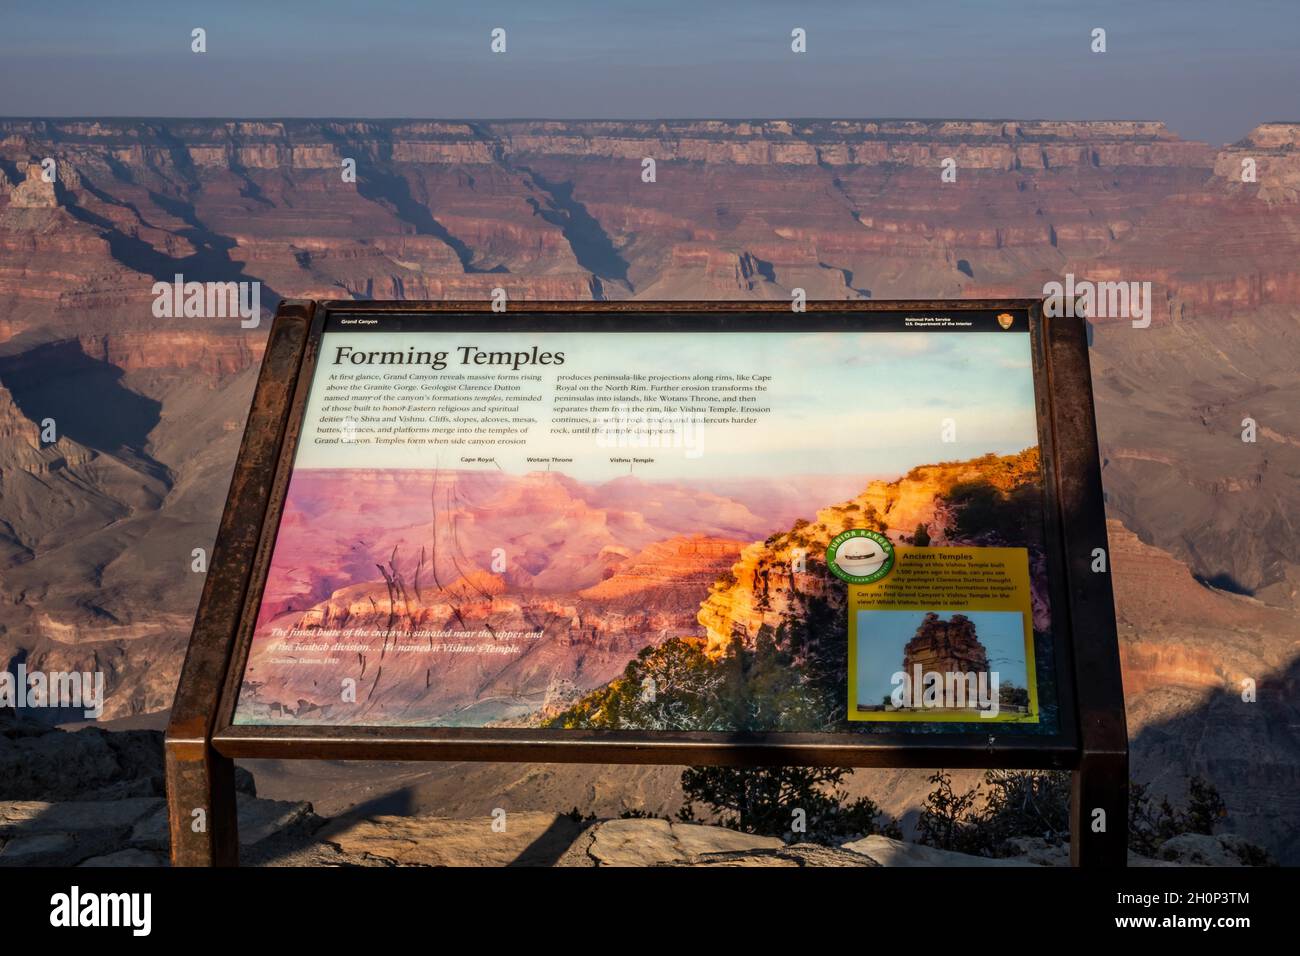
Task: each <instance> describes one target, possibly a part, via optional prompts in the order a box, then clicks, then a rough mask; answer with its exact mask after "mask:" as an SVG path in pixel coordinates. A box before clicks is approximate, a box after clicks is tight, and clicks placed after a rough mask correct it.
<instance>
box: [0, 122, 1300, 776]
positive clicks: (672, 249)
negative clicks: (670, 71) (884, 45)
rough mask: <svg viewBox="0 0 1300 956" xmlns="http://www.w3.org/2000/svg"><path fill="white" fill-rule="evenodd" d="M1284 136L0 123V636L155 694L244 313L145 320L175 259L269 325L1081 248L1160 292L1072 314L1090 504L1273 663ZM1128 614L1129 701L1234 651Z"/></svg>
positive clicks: (1280, 609) (1285, 342)
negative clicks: (1092, 394) (1087, 400)
mask: <svg viewBox="0 0 1300 956" xmlns="http://www.w3.org/2000/svg"><path fill="white" fill-rule="evenodd" d="M1298 143H1300V124H1296V123H1272V124H1266V125H1264V126H1260V127H1258V128H1257V129H1255V130H1253V131H1251V132H1250V133H1249V134H1248V135H1247V136H1245V137H1244V138H1243V139H1241V140H1240V141H1238V142H1236V143H1233V144H1230V145H1225V146H1222V147H1219V146H1215V145H1210V144H1204V143H1196V142H1189V141H1186V140H1183V139H1181V138H1180V137H1178V136H1177V135H1175V134H1174V133H1172V132H1171V131H1169V130H1168V129H1166V128H1165V127H1164V126H1163V125H1161V124H1160V123H1154V122H1151V123H1136V122H1110V123H1106V122H1094V123H1070V122H1050V121H1034V122H1029V121H1004V122H994V121H884V120H881V121H874V120H825V121H754V122H742V121H715V122H706V121H689V122H688V121H682V122H651V121H640V122H613V121H601V122H571V121H518V122H496V121H493V122H472V123H471V122H440V121H383V122H380V121H328V120H321V121H307V120H298V121H218V120H178V121H161V120H39V119H8V120H0V654H2V655H3V656H4V657H5V658H6V659H7V660H10V661H12V660H17V659H26V660H28V661H29V662H30V663H31V664H32V665H33V666H46V667H49V668H55V667H64V668H66V667H71V666H93V667H96V668H99V669H103V670H104V671H105V672H106V674H107V680H108V686H109V691H110V699H109V704H108V708H107V711H106V713H107V715H108V716H125V715H130V714H134V713H141V712H146V711H152V710H158V709H161V708H165V707H166V706H167V705H168V703H169V700H170V695H171V691H172V687H173V685H174V682H175V678H176V673H177V669H178V667H179V662H180V657H181V653H182V649H183V647H184V642H185V639H186V637H187V636H188V630H189V624H190V620H191V618H192V614H193V609H194V606H195V602H196V601H197V596H198V593H199V589H200V587H201V584H202V575H201V574H198V573H195V572H193V571H192V570H191V562H192V557H191V555H192V552H193V549H195V548H205V549H207V550H208V552H209V553H210V550H211V546H212V538H213V534H214V531H215V526H216V521H217V518H218V515H219V513H220V509H221V504H222V501H223V499H224V494H225V489H226V485H227V482H228V479H229V474H230V468H231V465H232V462H233V456H234V452H235V449H236V447H237V444H238V440H239V433H240V429H241V428H242V423H243V416H244V414H245V410H246V408H247V404H248V399H249V396H250V394H251V388H252V383H253V377H254V373H255V367H256V364H257V361H258V359H259V357H260V353H261V349H262V345H263V341H264V337H265V330H266V324H267V323H266V322H265V321H263V322H262V323H261V326H260V327H259V328H255V329H246V328H242V327H241V326H240V323H239V320H238V319H237V318H233V317H232V318H225V319H213V318H209V319H202V318H184V317H180V318H168V319H160V318H156V317H155V316H154V313H153V303H154V298H155V296H154V293H153V287H154V284H155V283H156V282H158V281H171V280H172V278H173V277H174V276H175V275H177V274H181V275H183V276H184V278H185V279H186V280H190V281H221V282H254V281H255V282H258V283H260V284H261V285H260V289H261V305H262V308H263V313H264V314H265V315H269V313H270V310H272V309H273V308H274V306H275V303H276V301H277V300H278V299H279V298H280V297H282V296H321V297H329V298H349V297H363V298H370V297H374V298H434V299H445V298H452V299H454V298H474V299H482V298H486V297H487V295H488V294H489V292H490V290H491V289H492V288H494V287H498V286H499V287H503V288H505V289H506V290H507V292H508V294H509V296H510V297H511V298H512V299H516V300H518V299H528V298H532V299H592V298H604V299H626V298H639V299H680V298H706V299H708V298H727V299H736V298H769V299H786V298H788V297H789V296H790V295H791V292H792V290H793V289H795V288H803V289H805V290H806V291H807V294H808V296H809V297H810V298H814V299H861V298H875V299H885V298H900V297H913V298H941V297H959V296H964V297H971V296H988V295H1025V296H1035V295H1040V294H1041V293H1042V290H1043V287H1044V284H1045V283H1046V282H1049V281H1054V280H1055V281H1061V280H1063V278H1064V276H1065V275H1066V274H1067V273H1072V274H1073V275H1074V276H1075V277H1076V278H1077V279H1080V280H1082V279H1092V280H1122V281H1133V282H1145V281H1149V282H1151V284H1152V305H1153V309H1152V313H1153V315H1152V318H1153V322H1152V325H1151V327H1150V328H1146V329H1135V328H1133V327H1132V326H1131V324H1130V322H1129V321H1128V320H1127V318H1124V317H1119V318H1107V319H1100V318H1099V319H1098V320H1097V321H1096V322H1095V323H1094V329H1093V333H1094V342H1093V346H1094V347H1093V349H1092V363H1093V371H1094V389H1095V391H1096V398H1097V405H1098V415H1099V423H1100V429H1101V439H1102V452H1103V457H1104V461H1103V467H1104V476H1105V482H1106V489H1107V495H1108V508H1109V509H1110V512H1111V514H1112V515H1113V516H1114V517H1116V518H1118V519H1121V520H1122V521H1123V522H1124V524H1125V526H1126V527H1128V528H1129V529H1131V530H1132V531H1133V532H1135V533H1136V534H1137V535H1138V536H1139V537H1140V539H1141V541H1142V542H1144V544H1142V547H1152V546H1155V547H1158V548H1160V549H1161V550H1162V551H1163V552H1167V553H1168V555H1167V556H1166V557H1164V558H1163V559H1162V560H1167V561H1169V562H1181V566H1185V567H1190V569H1191V574H1190V575H1189V574H1187V572H1186V571H1183V572H1180V573H1182V574H1184V575H1185V577H1186V580H1183V581H1182V585H1183V586H1186V587H1187V588H1190V589H1191V590H1189V591H1188V592H1187V593H1188V595H1189V601H1190V595H1192V594H1202V592H1203V593H1204V594H1206V595H1210V596H1212V597H1213V599H1214V600H1215V601H1217V602H1220V603H1219V604H1218V605H1216V606H1222V607H1230V608H1232V609H1233V612H1234V613H1237V612H1241V613H1242V614H1244V615H1245V617H1244V618H1243V620H1254V621H1255V622H1256V623H1255V624H1250V625H1249V626H1247V625H1237V627H1238V632H1237V633H1238V634H1239V638H1238V639H1239V640H1240V642H1241V643H1242V646H1243V648H1245V647H1247V646H1249V645H1251V642H1256V641H1258V642H1263V644H1262V645H1261V646H1266V647H1267V648H1268V650H1267V652H1266V653H1265V651H1264V650H1261V651H1259V652H1258V653H1260V654H1263V655H1264V657H1262V658H1261V659H1260V661H1259V662H1258V663H1254V664H1251V665H1250V667H1253V668H1254V669H1255V670H1261V672H1263V671H1267V672H1268V673H1271V674H1274V675H1275V676H1274V678H1271V679H1273V680H1274V681H1277V680H1283V681H1285V679H1286V678H1285V675H1286V674H1287V673H1288V671H1287V670H1286V667H1287V666H1289V665H1288V664H1287V658H1288V656H1292V655H1294V646H1293V645H1290V644H1287V645H1286V646H1285V647H1283V646H1282V645H1280V644H1278V643H1277V642H1278V640H1282V639H1280V638H1277V637H1276V636H1274V637H1270V636H1269V635H1270V634H1271V635H1277V634H1289V633H1291V632H1289V631H1285V629H1279V628H1280V625H1277V623H1276V622H1278V621H1290V620H1293V619H1294V615H1295V609H1296V606H1297V594H1300V535H1297V534H1296V532H1295V529H1294V526H1293V516H1294V515H1295V514H1296V513H1297V512H1298V511H1300V489H1298V487H1297V482H1296V481H1295V476H1296V475H1297V474H1300V430H1298V429H1297V425H1296V423H1295V415H1294V410H1295V408H1297V407H1300V382H1298V381H1297V374H1296V371H1295V370H1296V368H1297V367H1300V335H1297V321H1298V320H1300V201H1298V200H1297V189H1298V184H1300V151H1298V150H1297V145H1298ZM47 158H48V159H53V160H54V163H53V164H52V168H53V170H54V173H55V175H54V178H53V181H47V178H46V177H45V176H43V175H42V166H41V164H42V161H43V160H45V159H47ZM646 158H651V159H654V160H655V175H654V181H653V182H647V181H645V180H644V179H643V176H642V172H643V160H644V159H646ZM949 158H951V159H952V160H954V162H955V170H956V180H955V181H954V182H945V181H943V179H942V178H941V173H942V166H943V161H944V160H945V159H949ZM349 159H351V160H355V163H356V166H355V171H356V175H355V180H354V181H350V180H349V178H348V177H347V176H345V175H344V174H345V172H346V170H345V160H349ZM47 165H49V164H47ZM1248 170H1249V173H1248ZM1247 418H1249V419H1251V420H1252V421H1254V422H1255V423H1256V424H1257V440H1256V441H1253V442H1244V441H1242V432H1243V421H1244V420H1245V419H1247ZM46 419H53V420H54V421H55V422H56V424H57V431H58V436H59V437H58V439H57V441H56V442H53V443H49V442H43V441H42V440H41V438H40V427H41V426H40V423H41V422H43V421H44V420H46ZM830 500H838V499H837V498H831V499H830ZM1125 540H1126V541H1127V539H1125ZM1170 555H1171V556H1170ZM1138 556H1139V557H1140V554H1139V555H1138ZM1120 557H1121V556H1120V555H1117V557H1116V562H1115V563H1116V567H1117V576H1119V575H1122V574H1124V573H1125V572H1123V567H1124V565H1123V564H1122V563H1121V561H1120ZM1134 560H1137V558H1133V559H1131V560H1130V561H1129V566H1130V568H1140V567H1142V566H1143V564H1142V563H1141V561H1139V562H1138V563H1137V564H1134V563H1133V562H1134ZM1174 566H1175V567H1178V566H1180V565H1177V564H1175V565H1174ZM628 573H632V572H631V571H629V572H628ZM1134 574H1135V577H1134V580H1137V576H1136V575H1137V572H1136V571H1135V572H1134ZM1192 575H1194V577H1193V576H1192ZM1197 579H1199V583H1198V580H1197ZM1188 582H1190V584H1189V583H1188ZM1117 583H1118V584H1119V585H1120V586H1121V600H1125V598H1124V593H1125V592H1124V591H1123V587H1122V586H1123V581H1121V580H1119V578H1118V577H1117ZM619 585H620V582H618V581H615V582H613V583H610V584H608V585H605V586H604V587H606V589H612V588H615V587H616V586H619ZM1195 589H1200V590H1195ZM1231 592H1235V593H1231ZM1127 600H1128V601H1129V607H1130V608H1134V607H1137V608H1141V607H1146V606H1149V607H1151V608H1155V607H1157V606H1159V601H1160V600H1161V599H1160V597H1159V593H1158V589H1156V588H1151V587H1148V588H1144V589H1140V590H1139V591H1136V592H1132V593H1129V595H1128V598H1127ZM1224 600H1231V601H1232V602H1234V603H1232V604H1222V601H1224ZM1143 602H1147V603H1146V604H1144V603H1143ZM1242 602H1247V603H1242ZM1185 606H1191V605H1190V603H1188V602H1185ZM1260 609H1263V610H1260ZM1256 610H1259V614H1261V615H1262V614H1265V613H1267V614H1276V615H1280V617H1276V618H1268V619H1267V621H1266V620H1265V618H1264V617H1259V616H1258V615H1257V616H1256V617H1251V615H1249V614H1245V612H1246V611H1250V612H1252V613H1254V611H1256ZM1128 619H1129V620H1132V621H1135V622H1139V623H1135V625H1134V629H1135V630H1134V633H1133V634H1132V635H1131V639H1129V640H1127V641H1126V645H1125V661H1126V668H1127V670H1126V675H1127V678H1128V680H1129V681H1130V694H1131V695H1139V696H1134V701H1135V703H1136V706H1135V708H1134V710H1135V712H1138V713H1145V710H1144V709H1143V708H1144V707H1145V704H1144V703H1141V702H1145V701H1147V700H1148V699H1150V700H1155V699H1157V698H1159V699H1162V700H1164V699H1168V700H1175V701H1176V703H1177V707H1178V708H1182V710H1183V711H1186V712H1195V710H1196V708H1197V707H1199V706H1200V705H1201V704H1203V703H1204V700H1205V699H1206V698H1207V695H1208V698H1210V699H1213V700H1217V696H1216V695H1219V694H1220V693H1221V684H1223V683H1224V682H1225V681H1228V678H1229V677H1232V678H1233V679H1235V676H1236V675H1237V673H1238V670H1242V671H1243V672H1244V670H1245V669H1246V665H1245V664H1240V665H1238V664H1233V665H1232V666H1231V667H1226V665H1224V664H1222V663H1220V664H1219V665H1218V666H1219V670H1221V671H1223V673H1222V674H1220V673H1219V672H1218V671H1216V670H1215V661H1220V660H1221V659H1220V657H1219V656H1218V643H1217V642H1218V640H1219V639H1220V637H1221V635H1222V630H1221V629H1219V628H1218V625H1216V626H1214V627H1202V626H1200V625H1199V624H1197V623H1196V622H1192V621H1187V620H1184V619H1182V618H1176V617H1173V616H1170V617H1169V618H1168V619H1167V620H1166V621H1165V622H1164V623H1163V624H1162V623H1160V622H1158V621H1157V622H1152V621H1151V620H1149V619H1147V618H1144V617H1142V615H1141V613H1139V612H1138V611H1136V610H1134V611H1132V613H1131V614H1130V615H1129V618H1128ZM1224 626H1225V627H1226V626H1228V625H1224ZM1283 644H1285V640H1283ZM1278 648H1281V649H1280V650H1279V649H1278ZM1243 653H1244V651H1243ZM1265 658H1266V659H1265ZM1225 667H1226V669H1225ZM1234 668H1235V669H1234ZM1279 668H1281V670H1278V669H1279ZM1229 671H1231V674H1229V673H1228V672H1229ZM1278 675H1281V676H1278ZM1216 682H1217V683H1216ZM1261 686H1264V687H1273V686H1279V685H1277V684H1276V683H1274V684H1269V683H1268V682H1267V680H1266V681H1264V683H1262V684H1261ZM1168 687H1174V688H1183V690H1178V691H1177V692H1176V693H1175V694H1174V696H1173V697H1168V696H1167V695H1166V697H1161V696H1160V695H1162V694H1164V691H1162V690H1161V688H1168ZM1188 688H1190V689H1191V690H1187V689H1188ZM1198 695H1200V696H1198ZM1214 706H1216V707H1217V706H1226V705H1222V704H1215V705H1214ZM1175 709H1176V708H1175ZM1173 721H1175V716H1174V710H1173V709H1170V710H1161V709H1160V708H1156V711H1154V712H1153V713H1152V714H1151V717H1150V719H1149V720H1147V721H1146V723H1145V724H1143V726H1144V727H1148V726H1149V727H1157V726H1168V727H1174V726H1175V724H1174V723H1172V722H1173ZM1151 732H1153V733H1154V732H1155V731H1151ZM1143 733H1147V731H1146V730H1143ZM1168 734H1169V735H1171V738H1172V736H1176V734H1175V731H1174V730H1169V731H1168ZM1163 746H1164V745H1163V744H1162V745H1161V747H1157V748H1155V750H1154V751H1153V752H1164V751H1163V750H1162V749H1161V748H1162V747H1163ZM1171 746H1172V745H1171ZM1261 746H1264V745H1263V744H1261ZM1277 752H1279V753H1280V751H1277ZM1171 759H1172V758H1171ZM1216 759H1220V758H1216ZM1289 760H1290V758H1289V757H1281V758H1278V760H1276V761H1273V762H1272V763H1269V764H1268V765H1269V766H1273V767H1276V768H1281V769H1276V771H1275V772H1276V775H1277V776H1276V779H1277V780H1281V781H1285V780H1287V779H1290V778H1289V777H1286V774H1287V773H1292V772H1293V771H1292V770H1287V769H1285V766H1291V764H1289V763H1288V761H1289ZM1279 761H1280V762H1279ZM1271 772H1272V771H1271Z"/></svg>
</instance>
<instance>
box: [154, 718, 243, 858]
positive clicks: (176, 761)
mask: <svg viewBox="0 0 1300 956" xmlns="http://www.w3.org/2000/svg"><path fill="white" fill-rule="evenodd" d="M166 767H167V826H168V830H169V831H170V833H171V844H172V851H171V860H172V866H238V865H239V821H238V818H237V816H236V812H235V763H234V761H233V760H231V759H230V758H229V757H223V756H221V754H219V753H217V752H216V751H215V750H213V749H212V746H211V744H209V743H208V742H207V741H198V742H194V741H179V740H171V739H169V740H168V741H167V748H166Z"/></svg>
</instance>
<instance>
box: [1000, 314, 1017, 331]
mask: <svg viewBox="0 0 1300 956" xmlns="http://www.w3.org/2000/svg"><path fill="white" fill-rule="evenodd" d="M1015 321H1016V317H1015V316H1014V315H1012V314H1011V313H1010V312H1002V313H999V314H998V325H1000V326H1002V328H1003V330H1004V331H1005V330H1006V329H1009V328H1011V326H1012V325H1013V324H1014V323H1015Z"/></svg>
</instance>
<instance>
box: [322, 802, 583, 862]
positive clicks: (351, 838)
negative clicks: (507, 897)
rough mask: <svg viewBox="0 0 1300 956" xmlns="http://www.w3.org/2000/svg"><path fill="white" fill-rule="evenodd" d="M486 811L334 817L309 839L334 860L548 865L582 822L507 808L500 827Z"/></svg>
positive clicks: (581, 826) (577, 831)
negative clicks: (461, 815) (456, 816)
mask: <svg viewBox="0 0 1300 956" xmlns="http://www.w3.org/2000/svg"><path fill="white" fill-rule="evenodd" d="M494 822H495V821H494V818H493V817H491V816H488V815H486V814H485V815H484V816H482V817H478V818H473V819H468V820H453V819H448V818H446V817H426V816H416V817H397V816H374V817H360V818H348V817H340V818H339V819H337V820H335V821H333V822H332V823H330V824H328V825H327V826H326V827H325V828H324V829H323V830H321V831H320V833H318V834H316V837H315V839H316V840H317V841H319V842H321V843H325V844H328V845H330V846H331V847H332V848H333V849H334V851H335V852H336V853H337V854H338V860H337V861H336V862H337V863H339V864H344V865H346V864H348V863H357V864H360V865H366V864H370V865H374V864H376V863H378V864H379V865H386V866H551V865H553V864H554V863H555V861H556V860H557V859H558V858H559V857H560V856H561V855H562V854H563V853H564V852H565V851H566V850H567V849H568V848H569V847H570V846H571V845H572V844H573V841H574V839H575V838H576V837H577V836H578V834H579V833H581V832H582V830H583V827H584V824H582V823H580V822H578V821H575V820H573V819H572V818H571V817H568V816H564V815H561V814H555V813H538V812H523V811H520V812H513V813H507V814H506V816H505V829H504V830H501V829H500V824H499V823H498V824H497V827H498V828H497V829H495V830H494V829H493V823H494Z"/></svg>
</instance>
